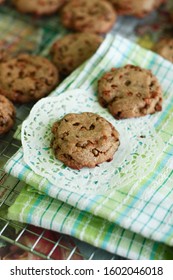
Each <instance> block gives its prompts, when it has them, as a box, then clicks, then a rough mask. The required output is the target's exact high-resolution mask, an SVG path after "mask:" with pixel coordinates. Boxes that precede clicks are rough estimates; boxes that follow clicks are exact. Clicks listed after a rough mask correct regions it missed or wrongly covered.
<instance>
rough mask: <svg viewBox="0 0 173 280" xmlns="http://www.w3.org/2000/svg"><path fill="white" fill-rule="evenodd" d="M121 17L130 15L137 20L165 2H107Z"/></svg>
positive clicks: (124, 0)
mask: <svg viewBox="0 0 173 280" xmlns="http://www.w3.org/2000/svg"><path fill="white" fill-rule="evenodd" d="M108 1H109V2H111V3H112V4H113V6H114V7H115V10H116V11H117V13H118V14H121V15H132V16H136V17H139V18H143V17H145V16H147V15H148V14H149V13H151V12H152V11H154V10H156V9H157V8H158V7H159V6H160V5H161V4H163V3H165V2H166V0H130V1H129V0H108Z"/></svg>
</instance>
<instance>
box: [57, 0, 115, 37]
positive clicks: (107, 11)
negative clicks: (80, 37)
mask: <svg viewBox="0 0 173 280" xmlns="http://www.w3.org/2000/svg"><path fill="white" fill-rule="evenodd" d="M61 20H62V23H63V25H64V26H65V27H67V28H70V29H72V30H75V31H81V32H92V33H98V34H102V33H107V32H108V31H109V30H110V29H111V28H112V27H113V25H114V23H115V21H116V12H115V10H114V8H113V6H112V5H111V4H110V3H109V2H107V1H105V0H87V1H85V0H72V1H69V2H68V3H67V4H66V5H65V6H64V7H63V9H62V12H61Z"/></svg>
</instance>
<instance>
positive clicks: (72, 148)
mask: <svg viewBox="0 0 173 280" xmlns="http://www.w3.org/2000/svg"><path fill="white" fill-rule="evenodd" d="M52 133H53V140H52V148H53V151H54V154H55V157H56V158H57V159H59V160H60V161H62V162H63V163H64V164H65V165H67V166H69V167H70V168H73V169H81V168H83V167H90V168H91V167H95V166H97V165H98V164H100V163H103V162H106V161H111V160H112V158H113V155H114V153H115V152H116V150H117V149H118V146H119V144H120V141H119V133H118V132H117V130H116V129H115V128H114V127H113V125H112V124H111V123H110V122H108V121H107V120H106V119H104V118H103V117H101V116H99V115H98V114H95V113H90V112H84V113H81V114H75V113H71V114H67V115H65V116H64V117H63V118H62V119H61V120H59V121H57V122H55V123H54V124H53V126H52Z"/></svg>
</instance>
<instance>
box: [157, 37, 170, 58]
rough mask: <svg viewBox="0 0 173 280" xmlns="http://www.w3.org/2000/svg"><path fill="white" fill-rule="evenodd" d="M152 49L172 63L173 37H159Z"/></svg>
mask: <svg viewBox="0 0 173 280" xmlns="http://www.w3.org/2000/svg"><path fill="white" fill-rule="evenodd" d="M154 51H155V52H157V53H158V54H159V55H161V56H163V57H164V58H166V59H167V60H169V61H171V62H172V63H173V38H163V39H160V40H159V42H157V43H156V46H155V47H154Z"/></svg>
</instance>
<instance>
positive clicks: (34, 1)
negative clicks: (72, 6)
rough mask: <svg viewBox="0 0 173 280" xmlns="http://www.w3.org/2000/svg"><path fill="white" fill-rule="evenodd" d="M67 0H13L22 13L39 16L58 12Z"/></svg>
mask: <svg viewBox="0 0 173 280" xmlns="http://www.w3.org/2000/svg"><path fill="white" fill-rule="evenodd" d="M66 1H67V0H29V1H26V0H13V4H14V6H15V7H16V8H17V9H18V11H19V12H21V13H32V14H35V15H38V16H42V15H49V14H52V13H54V12H56V11H57V10H58V9H59V8H60V7H61V6H62V5H63V4H64V3H65V2H66Z"/></svg>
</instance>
